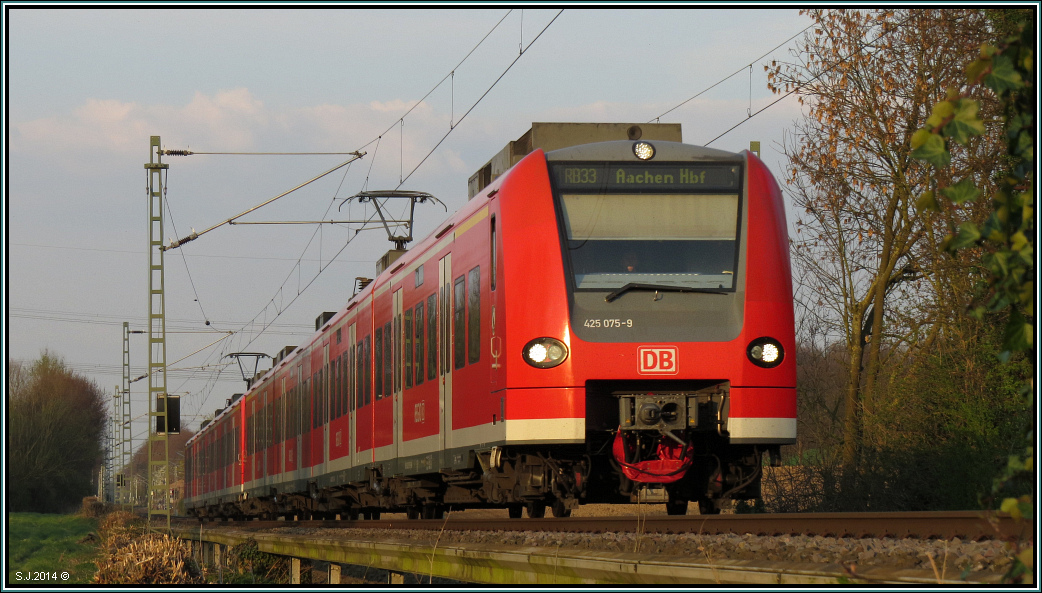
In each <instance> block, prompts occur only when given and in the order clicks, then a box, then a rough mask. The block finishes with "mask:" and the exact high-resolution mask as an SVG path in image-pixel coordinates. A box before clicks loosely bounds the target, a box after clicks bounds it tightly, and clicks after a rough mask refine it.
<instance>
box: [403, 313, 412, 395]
mask: <svg viewBox="0 0 1042 593" xmlns="http://www.w3.org/2000/svg"><path fill="white" fill-rule="evenodd" d="M404 315H405V331H404V333H403V338H404V341H403V343H402V351H403V353H404V354H405V362H404V364H403V368H402V371H403V373H404V374H405V388H406V389H408V388H410V387H412V309H406V310H405V313H404Z"/></svg>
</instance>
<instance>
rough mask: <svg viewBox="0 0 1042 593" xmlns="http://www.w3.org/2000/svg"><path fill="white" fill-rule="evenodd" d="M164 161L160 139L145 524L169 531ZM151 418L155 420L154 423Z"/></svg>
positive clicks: (151, 215)
mask: <svg viewBox="0 0 1042 593" xmlns="http://www.w3.org/2000/svg"><path fill="white" fill-rule="evenodd" d="M162 161H163V149H162V148H161V143H160V141H159V136H152V137H151V141H150V143H149V154H148V162H147V163H145V170H146V171H147V172H148V190H147V191H148V425H149V426H148V431H149V432H148V524H149V527H150V528H152V527H155V525H154V524H153V523H152V517H153V515H158V516H165V517H166V529H167V531H170V512H171V509H170V506H171V501H170V471H169V470H170V467H169V466H170V443H169V441H168V439H167V410H168V409H169V406H167V405H166V396H167V393H166V296H165V292H164V280H163V277H164V269H163V193H164V192H163V170H164V169H168V168H170V165H168V164H165V163H163V162H162ZM153 419H155V420H154V421H153Z"/></svg>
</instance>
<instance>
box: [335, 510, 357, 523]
mask: <svg viewBox="0 0 1042 593" xmlns="http://www.w3.org/2000/svg"><path fill="white" fill-rule="evenodd" d="M358 515H359V512H358V509H348V510H347V512H345V513H341V514H340V518H341V519H346V520H348V521H357V520H358Z"/></svg>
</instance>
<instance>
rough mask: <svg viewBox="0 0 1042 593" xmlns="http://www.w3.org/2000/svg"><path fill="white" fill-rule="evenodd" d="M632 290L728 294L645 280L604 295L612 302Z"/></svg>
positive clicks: (631, 283)
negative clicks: (647, 282) (650, 282)
mask: <svg viewBox="0 0 1042 593" xmlns="http://www.w3.org/2000/svg"><path fill="white" fill-rule="evenodd" d="M630 290H654V291H656V292H660V291H661V292H700V293H704V294H727V293H726V292H722V291H720V290H713V289H709V288H694V287H691V286H667V285H664V284H646V283H644V282H630V283H629V284H627V285H625V286H622V287H620V288H619V289H618V290H616V291H614V292H611V293H608V296H606V297H604V300H605V302H608V303H610V302H612V301H614V300H615V299H617V298H619V297H620V296H622V293H624V292H627V291H630Z"/></svg>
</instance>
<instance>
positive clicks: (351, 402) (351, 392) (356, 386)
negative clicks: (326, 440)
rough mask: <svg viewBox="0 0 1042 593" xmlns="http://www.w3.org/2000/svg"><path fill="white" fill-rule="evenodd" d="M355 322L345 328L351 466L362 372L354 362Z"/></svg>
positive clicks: (355, 448) (355, 460) (355, 454)
mask: <svg viewBox="0 0 1042 593" xmlns="http://www.w3.org/2000/svg"><path fill="white" fill-rule="evenodd" d="M357 339H358V338H356V337H355V324H354V323H352V324H351V326H350V327H349V328H348V330H347V349H348V351H349V352H350V354H349V355H348V357H347V360H348V361H349V362H348V365H347V366H348V367H349V370H348V377H350V382H349V384H350V388H349V389H348V390H347V400H348V402H347V407H348V410H350V411H349V416H348V417H347V426H348V429H347V458H348V459H349V460H350V465H351V467H354V466H355V465H357V464H358V429H357V427H356V426H355V418H356V417H357V416H358V413H357V407H356V405H355V403H356V402H355V397H356V394H358V393H360V392H361V389H362V387H361V384H362V376H361V375H362V374H361V373H359V372H357V371H356V369H357V368H358V367H357V365H356V363H355V357H356V356H359V355H360V354H359V353H358V352H357V346H356V342H355V340H357Z"/></svg>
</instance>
